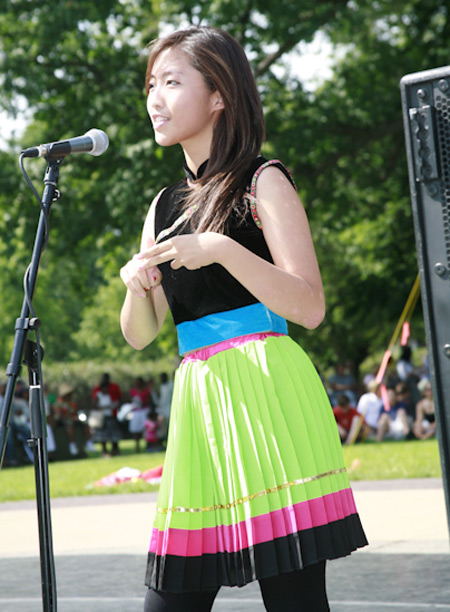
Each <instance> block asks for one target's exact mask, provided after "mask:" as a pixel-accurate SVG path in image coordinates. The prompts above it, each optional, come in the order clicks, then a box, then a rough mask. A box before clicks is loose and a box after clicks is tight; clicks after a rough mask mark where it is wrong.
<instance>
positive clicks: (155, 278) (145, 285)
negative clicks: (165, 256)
mask: <svg viewBox="0 0 450 612" xmlns="http://www.w3.org/2000/svg"><path fill="white" fill-rule="evenodd" d="M154 244H155V242H154V240H152V238H148V239H147V248H150V247H152V246H153V245H154ZM120 278H121V279H122V281H123V282H124V283H125V285H126V287H127V288H128V289H129V290H130V291H131V293H133V294H134V295H136V296H138V297H141V298H145V297H146V296H147V293H148V292H149V291H150V289H151V288H152V287H156V286H157V285H159V284H160V283H161V279H162V274H161V272H160V270H159V268H158V267H157V266H152V267H151V268H147V269H146V268H144V267H143V265H142V259H141V258H139V253H136V254H135V255H133V257H132V258H131V259H130V261H129V262H128V263H126V264H125V265H124V266H123V268H121V270H120Z"/></svg>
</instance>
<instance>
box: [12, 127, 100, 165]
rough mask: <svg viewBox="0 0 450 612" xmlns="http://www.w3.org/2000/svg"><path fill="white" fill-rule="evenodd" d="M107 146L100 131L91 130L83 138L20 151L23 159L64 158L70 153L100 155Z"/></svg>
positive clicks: (78, 137) (69, 139) (79, 137)
mask: <svg viewBox="0 0 450 612" xmlns="http://www.w3.org/2000/svg"><path fill="white" fill-rule="evenodd" d="M108 146H109V138H108V136H107V134H105V132H103V131H102V130H97V129H95V128H93V129H92V130H89V131H88V132H86V134H85V135H84V136H77V137H76V138H68V139H67V140H59V141H58V142H50V143H49V144H42V145H39V146H38V147H30V148H28V149H25V150H24V151H22V155H23V157H47V158H54V159H55V158H58V157H65V156H66V155H69V154H70V153H89V154H90V155H96V156H98V155H102V154H103V153H104V152H105V151H106V149H107V148H108Z"/></svg>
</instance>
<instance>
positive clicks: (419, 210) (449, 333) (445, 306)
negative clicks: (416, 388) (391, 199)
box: [400, 66, 450, 528]
mask: <svg viewBox="0 0 450 612" xmlns="http://www.w3.org/2000/svg"><path fill="white" fill-rule="evenodd" d="M400 90H401V97H402V112H403V122H404V131H405V139H406V153H407V162H408V173H409V185H410V191H411V204H412V212H413V219H414V232H415V238H416V247H417V259H418V264H419V273H420V287H421V295H422V306H423V313H424V320H425V329H426V335H427V346H428V356H429V362H430V376H431V383H432V388H433V396H434V403H435V409H436V420H437V429H438V438H439V447H440V454H441V465H442V477H443V484H444V492H445V500H446V505H447V518H448V522H449V528H450V492H449V486H450V444H449V441H450V66H446V67H444V68H437V69H435V70H425V71H423V72H417V73H415V74H409V75H406V76H404V77H403V78H402V79H401V81H400Z"/></svg>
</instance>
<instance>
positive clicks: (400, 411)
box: [377, 388, 410, 442]
mask: <svg viewBox="0 0 450 612" xmlns="http://www.w3.org/2000/svg"><path fill="white" fill-rule="evenodd" d="M387 398H388V402H389V406H386V405H384V406H383V410H382V412H381V415H380V419H379V421H378V431H377V442H381V441H382V440H404V439H405V438H406V436H407V435H408V434H409V432H410V426H409V419H408V405H407V404H406V402H403V401H401V400H399V399H398V397H397V393H396V392H395V389H392V388H390V389H387Z"/></svg>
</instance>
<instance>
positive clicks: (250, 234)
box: [155, 156, 295, 325]
mask: <svg viewBox="0 0 450 612" xmlns="http://www.w3.org/2000/svg"><path fill="white" fill-rule="evenodd" d="M269 163H270V164H272V165H275V166H276V167H278V168H279V169H280V170H282V172H283V173H284V174H285V175H286V176H287V177H288V178H289V180H290V181H291V182H292V184H294V183H293V181H292V178H291V177H290V175H289V173H288V171H287V170H286V168H285V167H284V166H283V165H282V164H281V162H278V161H277V160H275V161H270V162H267V160H266V159H265V158H264V157H261V156H260V157H257V158H256V159H255V161H254V162H253V164H252V165H251V167H250V168H249V171H248V175H247V187H248V189H249V190H250V185H251V182H252V178H253V177H254V175H255V172H256V171H257V170H258V169H259V168H261V166H263V165H264V164H269ZM206 165H207V162H205V163H204V164H202V165H201V166H200V168H199V169H198V176H197V177H195V176H194V175H193V174H192V172H191V171H190V170H189V168H188V167H187V166H186V165H185V166H184V169H185V172H186V179H184V180H181V181H178V182H177V183H175V184H173V185H171V186H170V187H167V188H166V189H165V190H164V191H163V192H162V194H161V196H160V198H159V200H158V202H157V204H156V210H155V237H156V241H157V242H163V241H164V240H167V239H168V238H172V237H173V236H176V235H179V234H189V233H192V227H191V224H190V222H189V219H188V218H187V220H186V221H185V222H181V223H180V222H179V223H178V224H177V220H179V219H180V215H182V214H183V212H182V209H183V197H184V194H185V193H186V186H187V180H188V179H190V180H195V179H196V178H199V177H200V176H201V175H202V174H203V172H204V171H205V168H206ZM294 187H295V185H294ZM184 217H188V215H186V214H185V215H183V218H184ZM227 235H228V236H230V238H232V239H233V240H235V241H236V242H238V243H239V244H241V245H243V246H244V247H246V248H247V249H249V250H250V251H252V252H253V253H255V254H256V255H259V256H260V257H262V258H263V259H265V260H266V261H269V262H271V263H273V260H272V257H271V255H270V251H269V249H268V246H267V244H266V241H265V240H264V235H263V232H262V231H261V229H260V228H259V227H257V225H256V223H255V220H254V217H253V215H252V211H251V209H250V206H249V207H248V211H247V212H246V214H245V217H244V219H243V220H242V219H241V218H240V217H239V219H238V218H237V215H236V214H234V213H232V215H231V218H230V223H229V226H228V230H227ZM159 269H160V270H161V273H162V286H163V289H164V293H165V295H166V299H167V302H168V304H169V308H170V310H171V312H172V316H173V319H174V322H175V324H176V325H178V324H179V323H183V322H185V321H195V320H197V319H199V318H201V317H204V316H206V315H209V314H213V313H218V312H224V311H228V310H233V309H235V308H241V307H243V306H249V305H250V304H256V303H257V302H258V300H257V299H256V298H255V297H254V296H253V295H252V294H251V293H249V292H248V291H247V289H246V288H245V287H244V286H243V285H241V284H240V283H239V282H238V281H237V280H236V279H235V278H234V277H233V276H232V275H231V274H230V273H229V272H227V270H225V268H223V267H222V266H221V265H220V264H212V265H209V266H205V267H202V268H199V269H198V270H187V269H186V268H180V269H179V270H173V269H172V268H171V267H170V263H169V262H166V263H163V264H160V265H159Z"/></svg>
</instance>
